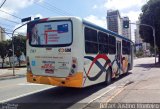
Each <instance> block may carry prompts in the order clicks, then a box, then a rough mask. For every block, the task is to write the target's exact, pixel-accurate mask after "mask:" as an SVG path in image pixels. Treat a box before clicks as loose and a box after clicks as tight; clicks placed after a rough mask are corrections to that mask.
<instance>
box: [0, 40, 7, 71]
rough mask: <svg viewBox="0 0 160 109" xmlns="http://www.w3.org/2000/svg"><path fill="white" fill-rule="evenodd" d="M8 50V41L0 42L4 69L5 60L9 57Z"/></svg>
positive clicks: (0, 53) (0, 54)
mask: <svg viewBox="0 0 160 109" xmlns="http://www.w3.org/2000/svg"><path fill="white" fill-rule="evenodd" d="M7 48H8V43H7V41H2V42H0V56H1V58H2V68H3V67H4V66H3V65H4V60H5V58H6V57H7V53H8V51H7Z"/></svg>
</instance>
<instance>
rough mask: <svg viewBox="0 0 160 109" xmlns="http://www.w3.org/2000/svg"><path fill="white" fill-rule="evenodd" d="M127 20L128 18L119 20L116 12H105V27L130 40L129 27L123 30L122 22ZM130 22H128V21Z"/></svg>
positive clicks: (119, 17) (118, 14)
mask: <svg viewBox="0 0 160 109" xmlns="http://www.w3.org/2000/svg"><path fill="white" fill-rule="evenodd" d="M124 20H129V18H128V17H123V18H121V16H120V13H119V11H118V10H108V11H107V27H108V29H109V30H111V31H113V32H116V33H118V34H120V35H123V36H124V37H126V38H128V39H131V27H130V26H129V28H123V21H124ZM129 21H130V20H129Z"/></svg>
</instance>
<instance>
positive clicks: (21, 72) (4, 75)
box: [0, 68, 26, 80]
mask: <svg viewBox="0 0 160 109" xmlns="http://www.w3.org/2000/svg"><path fill="white" fill-rule="evenodd" d="M14 71H15V76H14V75H13V69H12V68H6V69H0V80H4V79H14V78H19V77H24V76H25V75H26V68H15V70H14Z"/></svg>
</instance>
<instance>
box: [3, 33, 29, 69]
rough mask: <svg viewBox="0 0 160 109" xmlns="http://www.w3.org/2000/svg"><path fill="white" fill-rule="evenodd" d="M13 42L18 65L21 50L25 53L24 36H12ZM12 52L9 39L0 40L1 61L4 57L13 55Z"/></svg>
mask: <svg viewBox="0 0 160 109" xmlns="http://www.w3.org/2000/svg"><path fill="white" fill-rule="evenodd" d="M13 44H14V51H15V55H16V56H17V57H18V59H19V65H20V56H21V53H22V52H23V53H24V54H25V55H26V37H25V36H22V35H18V36H15V37H14V38H13ZM12 53H13V52H12V41H11V40H6V41H2V42H0V57H1V58H2V60H3V62H4V59H5V58H6V57H11V56H12V55H13V54H12ZM2 67H3V64H2Z"/></svg>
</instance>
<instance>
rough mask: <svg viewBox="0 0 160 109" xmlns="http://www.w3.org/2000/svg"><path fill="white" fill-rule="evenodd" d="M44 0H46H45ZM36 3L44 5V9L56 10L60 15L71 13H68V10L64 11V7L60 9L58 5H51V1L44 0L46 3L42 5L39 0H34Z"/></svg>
mask: <svg viewBox="0 0 160 109" xmlns="http://www.w3.org/2000/svg"><path fill="white" fill-rule="evenodd" d="M43 2H44V1H43ZM34 3H35V4H36V5H38V6H40V7H42V8H44V9H47V10H49V11H51V12H52V13H53V12H54V14H55V13H57V14H58V15H63V16H64V15H65V16H66V15H71V14H70V13H68V12H66V11H64V10H62V9H59V8H57V7H56V6H54V5H51V4H49V3H47V2H44V4H45V5H41V4H39V3H38V2H34Z"/></svg>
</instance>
